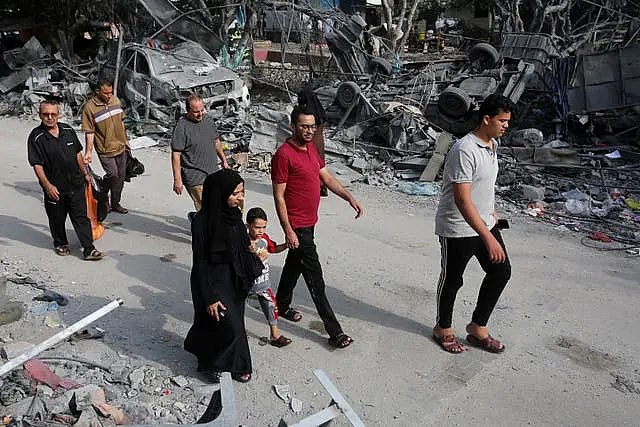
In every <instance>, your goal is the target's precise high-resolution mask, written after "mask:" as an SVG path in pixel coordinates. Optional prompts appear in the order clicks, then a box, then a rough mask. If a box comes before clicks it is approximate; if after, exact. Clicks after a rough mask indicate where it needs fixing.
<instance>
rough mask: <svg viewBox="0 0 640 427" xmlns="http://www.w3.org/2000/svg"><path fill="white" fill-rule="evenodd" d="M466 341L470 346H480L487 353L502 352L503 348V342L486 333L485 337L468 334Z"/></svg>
mask: <svg viewBox="0 0 640 427" xmlns="http://www.w3.org/2000/svg"><path fill="white" fill-rule="evenodd" d="M467 341H468V342H469V344H471V345H472V346H474V347H478V348H481V349H483V350H485V351H488V352H489V353H502V352H503V351H504V349H505V346H504V344H502V343H501V342H500V341H498V340H497V339H495V338H493V337H492V336H491V335H487V337H486V338H478V337H476V336H473V335H471V334H469V335H467Z"/></svg>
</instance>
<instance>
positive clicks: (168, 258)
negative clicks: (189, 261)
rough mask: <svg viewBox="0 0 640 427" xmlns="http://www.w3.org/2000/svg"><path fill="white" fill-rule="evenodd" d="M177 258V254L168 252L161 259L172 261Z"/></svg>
mask: <svg viewBox="0 0 640 427" xmlns="http://www.w3.org/2000/svg"><path fill="white" fill-rule="evenodd" d="M175 259H176V254H166V255H162V256H161V257H160V261H162V262H172V261H174V260H175Z"/></svg>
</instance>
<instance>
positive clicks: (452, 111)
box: [438, 86, 471, 118]
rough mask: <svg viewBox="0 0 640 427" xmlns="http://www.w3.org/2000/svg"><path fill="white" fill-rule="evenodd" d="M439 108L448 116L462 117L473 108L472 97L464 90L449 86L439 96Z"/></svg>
mask: <svg viewBox="0 0 640 427" xmlns="http://www.w3.org/2000/svg"><path fill="white" fill-rule="evenodd" d="M438 108H440V111H442V112H443V113H444V114H446V115H447V116H450V117H453V118H458V117H462V116H464V115H465V114H467V113H468V112H469V108H471V98H470V97H469V95H467V93H466V92H465V91H464V90H462V89H460V88H457V87H453V86H449V87H448V88H446V89H445V90H443V91H442V93H441V94H440V96H439V97H438Z"/></svg>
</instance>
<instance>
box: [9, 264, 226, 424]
mask: <svg viewBox="0 0 640 427" xmlns="http://www.w3.org/2000/svg"><path fill="white" fill-rule="evenodd" d="M0 261H1V265H2V270H1V271H0V282H2V283H4V281H9V282H10V283H11V285H12V286H11V287H10V288H9V289H7V291H8V293H9V294H10V296H11V297H12V298H13V299H14V300H16V302H17V303H19V304H20V305H21V306H24V307H25V308H24V314H23V315H22V316H21V317H20V318H19V319H13V320H14V321H13V322H12V323H11V324H10V325H7V326H3V329H2V334H1V335H0V356H1V357H2V358H3V359H4V360H3V361H2V362H1V363H0V364H2V363H5V361H6V360H7V359H8V360H11V359H13V358H15V357H18V356H19V355H21V354H22V353H23V352H25V351H27V350H29V349H31V348H33V347H34V345H37V344H38V343H37V342H26V341H33V340H34V339H44V338H48V337H49V336H51V335H52V334H53V333H55V332H57V331H59V330H62V329H63V328H64V327H65V320H64V319H65V308H66V307H69V306H73V305H74V304H77V303H78V301H77V299H75V298H73V297H71V296H69V297H66V296H63V295H61V294H58V293H56V292H55V291H53V290H52V289H48V287H49V286H51V287H53V288H55V287H57V283H56V278H55V277H53V276H51V275H50V274H49V273H48V272H47V271H45V270H43V269H39V268H34V267H29V266H26V265H25V264H24V263H23V262H22V261H20V260H9V259H2V260H0ZM45 286H46V287H47V288H45ZM3 289H4V286H3ZM108 334H109V331H103V330H102V329H100V328H97V327H91V326H90V327H87V328H86V329H83V330H81V331H79V332H76V333H75V334H73V335H72V336H71V337H70V338H69V339H67V340H64V341H62V342H60V343H58V344H57V345H55V346H53V347H52V348H50V349H48V350H46V351H44V352H42V353H41V354H39V356H37V358H35V359H32V360H30V361H29V362H26V363H25V364H24V365H23V366H20V367H19V368H16V369H15V370H13V371H11V372H10V373H9V374H8V375H6V376H3V377H2V378H0V420H4V421H3V423H2V425H10V426H12V425H15V426H18V425H30V426H43V427H44V426H46V427H51V426H66V425H74V426H78V427H89V426H96V425H100V426H110V425H111V426H113V425H127V424H157V423H179V424H188V423H191V424H192V423H195V422H196V421H197V420H198V418H199V416H200V415H202V414H203V413H204V412H205V410H206V409H207V405H208V403H209V400H210V399H211V396H212V393H213V392H214V391H215V390H216V389H217V388H218V386H217V385H206V384H205V383H202V382H200V381H199V380H196V379H194V378H189V377H185V376H183V375H174V374H173V373H172V372H171V371H170V370H169V369H168V368H166V367H164V366H162V365H159V364H154V365H151V364H150V363H149V362H142V361H141V360H138V359H135V358H132V357H129V356H127V355H124V354H119V353H116V352H115V351H114V350H110V349H108V347H106V346H105V349H104V352H96V351H95V347H96V344H95V342H96V341H94V340H99V341H102V339H103V337H104V336H105V335H108ZM94 354H95V355H96V356H95V357H96V360H89V358H90V357H93V356H88V355H94ZM98 354H99V357H100V359H98V356H97V355H98ZM2 417H4V418H2Z"/></svg>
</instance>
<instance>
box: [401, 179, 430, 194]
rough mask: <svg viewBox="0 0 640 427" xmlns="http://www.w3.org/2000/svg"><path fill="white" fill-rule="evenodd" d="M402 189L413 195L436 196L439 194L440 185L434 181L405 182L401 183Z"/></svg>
mask: <svg viewBox="0 0 640 427" xmlns="http://www.w3.org/2000/svg"><path fill="white" fill-rule="evenodd" d="M400 190H401V191H402V192H403V193H406V194H411V195H413V196H435V195H436V194H438V186H437V185H436V184H434V183H432V182H403V183H402V184H400Z"/></svg>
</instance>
